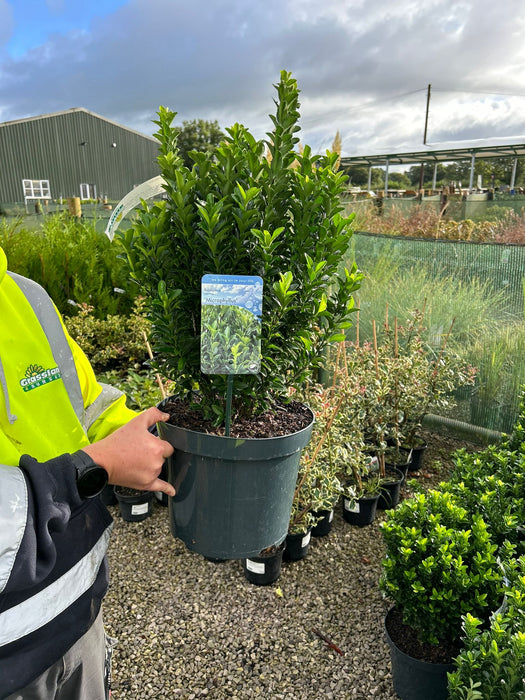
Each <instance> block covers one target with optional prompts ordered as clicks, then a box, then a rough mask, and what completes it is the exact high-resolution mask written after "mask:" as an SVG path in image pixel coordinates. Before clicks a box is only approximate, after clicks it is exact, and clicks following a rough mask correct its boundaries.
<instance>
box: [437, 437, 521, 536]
mask: <svg viewBox="0 0 525 700" xmlns="http://www.w3.org/2000/svg"><path fill="white" fill-rule="evenodd" d="M441 488H442V490H443V491H446V492H448V493H451V494H453V495H454V497H455V498H456V499H457V500H458V502H459V503H460V504H461V505H462V506H463V507H464V508H466V509H467V510H468V511H469V513H475V514H478V515H480V516H481V517H483V520H484V521H485V523H486V525H487V528H488V530H489V532H490V533H491V537H492V538H493V540H494V541H495V542H496V543H497V544H498V546H501V545H502V544H503V542H504V541H505V540H506V539H507V540H509V541H511V542H513V543H517V542H518V539H519V533H518V529H517V528H518V526H521V525H522V524H523V523H524V522H525V454H523V453H520V452H517V451H513V450H509V449H508V446H507V445H506V444H505V443H503V444H502V445H489V446H488V447H487V448H485V449H484V450H482V451H480V452H476V453H469V452H467V451H466V450H465V449H461V450H458V451H457V452H456V453H455V455H454V469H453V470H452V473H451V475H450V479H449V481H448V482H447V483H444V484H442V485H441Z"/></svg>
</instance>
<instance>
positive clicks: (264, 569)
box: [241, 541, 286, 586]
mask: <svg viewBox="0 0 525 700" xmlns="http://www.w3.org/2000/svg"><path fill="white" fill-rule="evenodd" d="M285 547H286V541H284V542H281V544H280V545H277V546H276V547H271V548H270V549H271V552H270V553H269V554H267V555H266V556H258V557H250V558H249V559H241V564H242V568H243V571H244V575H245V577H246V578H247V580H248V581H249V582H250V583H254V584H255V585H256V586H269V585H270V584H271V583H274V581H277V579H278V578H279V576H280V575H281V564H282V561H283V552H284V548H285ZM261 554H263V553H262V552H261Z"/></svg>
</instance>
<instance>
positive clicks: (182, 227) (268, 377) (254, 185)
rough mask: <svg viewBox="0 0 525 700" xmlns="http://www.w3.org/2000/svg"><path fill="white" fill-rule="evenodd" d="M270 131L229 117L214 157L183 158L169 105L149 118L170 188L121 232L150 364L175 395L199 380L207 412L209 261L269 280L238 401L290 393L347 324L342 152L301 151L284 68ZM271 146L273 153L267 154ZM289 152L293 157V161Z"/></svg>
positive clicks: (261, 404) (213, 266)
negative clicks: (204, 337) (254, 365)
mask: <svg viewBox="0 0 525 700" xmlns="http://www.w3.org/2000/svg"><path fill="white" fill-rule="evenodd" d="M276 88H277V92H278V100H277V102H276V113H275V115H272V116H271V119H272V122H273V127H274V128H273V131H272V132H271V133H270V134H268V136H269V140H268V141H256V140H255V138H254V137H253V136H252V135H251V134H250V133H249V132H248V131H247V129H246V128H245V127H243V126H242V125H239V124H235V125H234V126H232V127H231V128H229V129H228V130H227V131H228V135H227V137H226V138H225V140H224V141H223V142H222V143H221V144H220V145H219V147H218V148H217V149H216V151H215V154H214V158H213V159H210V158H209V156H208V154H207V153H202V152H193V153H192V156H191V157H192V160H193V165H192V168H191V169H189V168H187V167H186V166H185V165H184V162H183V160H182V157H181V155H180V152H179V149H178V145H177V136H178V133H177V130H176V129H173V128H172V126H171V124H172V121H173V118H174V116H175V114H174V113H173V112H171V111H170V110H168V109H166V108H164V107H161V108H160V110H159V119H158V121H157V122H156V123H157V125H158V127H159V129H158V132H157V134H156V137H157V138H158V140H159V143H160V156H159V159H158V160H159V165H160V168H161V172H162V175H163V177H164V179H165V182H166V185H165V189H166V195H167V199H166V201H164V202H160V203H155V204H153V205H152V206H149V205H146V204H145V203H144V204H143V206H142V209H141V210H140V211H139V212H138V216H137V220H136V222H135V223H134V225H133V228H132V229H131V230H130V231H128V232H127V233H125V234H123V235H122V236H121V238H122V243H123V246H124V248H125V251H126V256H127V260H128V263H129V267H130V271H131V276H132V278H133V279H134V280H135V281H136V282H137V283H138V285H139V287H140V289H141V292H142V294H144V296H145V297H146V299H147V305H148V309H147V312H148V316H149V318H150V320H151V322H152V346H153V350H154V355H155V358H156V366H157V367H158V369H159V371H160V372H161V373H162V374H163V375H164V376H167V377H172V378H174V379H175V378H176V379H177V386H178V388H179V391H180V394H181V395H186V396H188V395H190V393H191V392H192V391H193V390H194V388H195V386H196V385H198V387H199V390H200V392H201V395H202V397H203V401H202V403H201V406H202V409H203V410H204V411H206V412H207V414H208V416H212V417H217V416H219V419H220V418H221V417H222V416H223V414H224V398H223V397H224V396H225V393H226V389H225V387H226V378H225V376H224V375H204V374H202V373H201V372H200V326H201V309H200V284H201V278H202V276H203V275H204V274H206V273H211V274H213V273H218V274H243V275H259V276H260V277H262V279H263V281H264V297H263V314H262V348H261V350H262V366H261V371H260V373H259V374H258V375H238V376H237V377H236V380H235V391H234V395H235V396H234V409H235V410H237V411H239V412H240V413H245V414H246V413H253V412H256V413H257V412H259V411H262V410H264V409H265V408H268V407H270V406H272V405H273V403H274V401H275V400H276V399H278V398H282V397H286V396H287V394H288V391H289V388H290V387H294V386H295V387H296V386H300V385H301V384H302V383H303V382H304V381H305V380H306V379H308V377H309V376H310V375H311V374H312V372H314V371H316V370H317V368H318V367H320V366H321V365H322V363H323V351H324V349H325V348H326V347H327V345H329V344H330V343H332V342H334V341H335V340H338V339H340V337H341V335H340V329H342V328H345V327H348V326H349V324H350V320H349V316H350V312H351V310H352V305H353V301H352V297H351V294H352V292H354V291H355V290H356V289H357V287H358V286H359V279H360V275H359V274H358V273H357V270H356V268H355V266H354V267H353V268H352V269H350V270H347V269H341V261H342V259H343V257H344V255H345V253H346V251H347V247H348V243H349V240H350V237H351V235H352V229H351V221H352V217H349V218H345V217H343V216H342V215H341V209H342V205H341V203H340V196H341V193H342V191H343V190H344V187H345V183H346V179H345V177H344V176H343V175H342V173H340V172H336V171H334V167H333V166H334V164H335V162H336V160H337V154H329V153H328V154H326V155H324V156H320V155H314V154H313V153H312V152H311V150H310V148H309V147H305V148H304V150H303V152H302V153H297V152H296V151H295V147H296V146H297V144H298V138H297V136H296V133H297V131H298V130H299V126H298V119H299V111H298V108H299V100H298V95H299V90H298V88H297V84H296V81H295V80H294V79H292V77H291V76H290V74H289V73H286V72H285V71H283V72H282V73H281V80H280V82H279V84H278V85H277V86H276ZM266 149H268V152H269V154H270V157H268V158H266V157H265V151H266ZM292 164H294V167H291V166H292Z"/></svg>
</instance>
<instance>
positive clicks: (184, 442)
mask: <svg viewBox="0 0 525 700" xmlns="http://www.w3.org/2000/svg"><path fill="white" fill-rule="evenodd" d="M312 427H313V414H312V422H311V423H310V425H308V426H307V427H306V428H304V429H303V430H300V431H299V432H297V433H293V434H291V435H284V436H281V437H275V438H261V439H255V438H248V439H240V438H233V437H223V436H219V435H208V434H205V433H198V432H195V431H193V430H187V429H185V428H180V427H177V426H173V425H169V424H166V423H159V425H158V429H159V434H160V436H161V437H162V439H164V440H167V441H168V442H169V443H170V444H171V445H172V446H173V447H174V453H173V455H172V456H171V457H170V458H169V460H168V479H169V481H170V483H171V484H173V486H174V487H175V489H176V492H177V493H176V495H175V496H174V497H173V498H170V499H169V514H170V526H171V532H172V534H173V536H174V537H178V538H179V539H181V540H182V541H183V542H184V543H185V545H186V546H187V547H188V549H190V550H192V551H195V552H198V553H199V554H202V555H203V556H205V557H212V558H219V559H243V558H248V557H253V556H257V555H259V553H260V552H261V551H263V550H264V549H266V548H268V547H271V546H273V545H276V544H278V543H280V542H283V540H284V539H285V538H286V534H287V531H288V524H289V521H290V513H291V510H292V501H293V495H294V490H295V486H296V481H297V473H298V471H299V460H300V457H301V450H302V449H303V448H304V447H305V446H306V445H307V444H308V442H309V440H310V437H311V434H312Z"/></svg>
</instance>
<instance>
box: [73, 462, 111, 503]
mask: <svg viewBox="0 0 525 700" xmlns="http://www.w3.org/2000/svg"><path fill="white" fill-rule="evenodd" d="M107 483H108V473H107V471H106V470H105V469H103V468H102V467H97V466H94V467H89V468H88V469H86V470H85V471H84V472H83V473H82V474H81V475H80V476H79V478H78V481H77V488H78V492H79V494H80V496H82V498H93V497H94V496H98V494H99V493H100V492H101V491H102V489H103V488H104V486H105V485H106V484H107Z"/></svg>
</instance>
